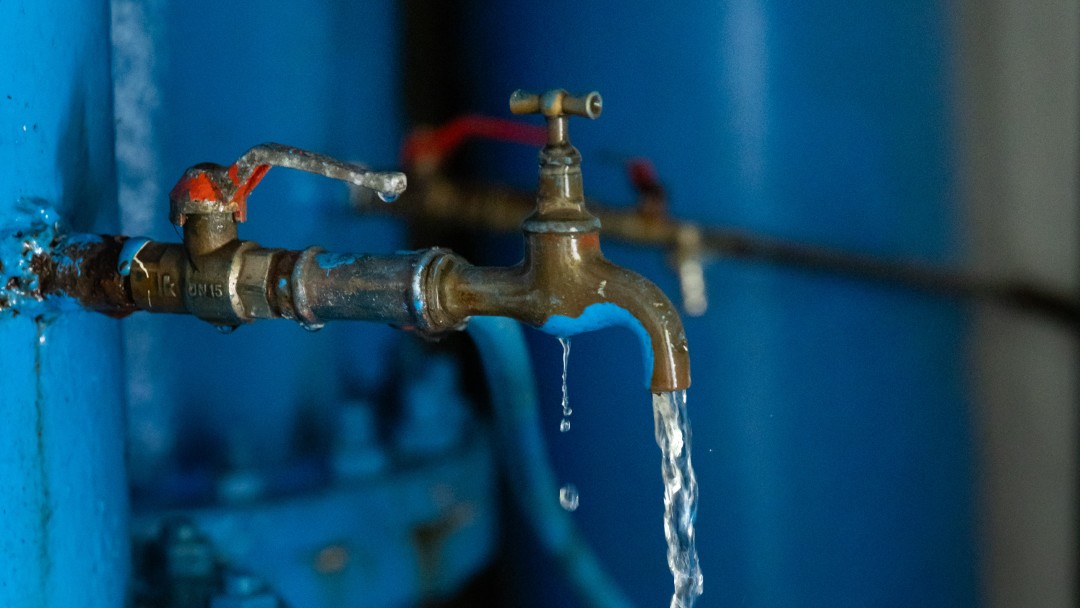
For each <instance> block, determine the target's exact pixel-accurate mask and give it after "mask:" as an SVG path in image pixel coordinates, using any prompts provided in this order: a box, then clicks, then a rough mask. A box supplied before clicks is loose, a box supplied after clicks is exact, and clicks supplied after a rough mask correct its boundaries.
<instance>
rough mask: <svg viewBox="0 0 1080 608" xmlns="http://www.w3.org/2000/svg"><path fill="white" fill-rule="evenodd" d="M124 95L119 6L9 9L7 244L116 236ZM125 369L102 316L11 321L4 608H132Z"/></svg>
mask: <svg viewBox="0 0 1080 608" xmlns="http://www.w3.org/2000/svg"><path fill="white" fill-rule="evenodd" d="M111 83H112V81H111V76H110V65H109V4H108V2H105V1H98V2H93V1H84V0H12V1H7V2H2V3H0V232H2V233H4V236H5V237H10V236H11V235H12V234H14V232H15V231H18V230H20V229H24V230H25V229H28V228H29V227H30V225H31V222H32V219H34V218H39V217H41V215H40V213H39V210H40V208H42V207H50V208H52V209H53V213H55V217H58V218H59V219H60V220H61V221H62V222H63V223H64V224H65V225H66V226H68V227H69V228H70V229H72V230H77V231H83V232H86V231H111V230H115V228H116V226H115V224H114V220H115V217H114V214H115V203H114V191H113V190H114V168H113V147H112V141H113V140H112V132H113V114H112V97H111ZM9 253H10V251H9ZM6 261H7V262H8V263H9V264H10V263H11V261H12V260H11V258H10V257H7V259H6ZM120 357H121V349H120V340H119V334H118V327H117V323H116V321H114V320H111V319H108V318H106V317H103V316H101V315H95V314H90V313H82V312H66V313H62V314H57V315H53V316H51V317H39V318H34V317H33V316H32V315H28V314H24V315H20V316H17V317H12V316H11V315H10V314H7V315H4V316H0V520H2V521H3V526H2V527H0V605H2V606H27V607H35V606H89V607H101V608H105V607H109V608H113V607H115V606H121V605H123V603H124V597H125V587H126V584H127V573H128V569H129V568H128V562H129V550H128V546H127V498H126V497H127V486H126V482H125V476H124V460H123V458H124V448H123V436H124V435H123V425H122V419H123V415H122V399H121V394H122V389H121V384H120V371H119V370H120Z"/></svg>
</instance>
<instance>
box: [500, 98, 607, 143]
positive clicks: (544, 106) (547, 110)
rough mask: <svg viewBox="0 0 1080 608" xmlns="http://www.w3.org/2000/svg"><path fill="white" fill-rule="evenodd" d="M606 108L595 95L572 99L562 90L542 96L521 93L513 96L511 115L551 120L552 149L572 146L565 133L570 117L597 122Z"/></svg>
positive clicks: (549, 134) (549, 137)
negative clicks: (537, 115)
mask: <svg viewBox="0 0 1080 608" xmlns="http://www.w3.org/2000/svg"><path fill="white" fill-rule="evenodd" d="M603 108H604V100H603V99H601V98H600V93H597V92H596V91H593V92H591V93H586V94H584V95H571V94H570V93H567V92H566V91H565V90H563V89H553V90H551V91H548V92H547V93H543V94H537V93H529V92H528V91H523V90H521V89H518V90H517V91H514V94H513V95H511V96H510V111H511V112H513V113H514V114H542V115H544V116H545V117H546V118H547V119H548V145H549V146H560V145H565V144H568V143H570V142H569V138H568V136H567V133H566V119H567V117H568V116H585V117H587V118H598V117H599V116H600V112H601V110H603Z"/></svg>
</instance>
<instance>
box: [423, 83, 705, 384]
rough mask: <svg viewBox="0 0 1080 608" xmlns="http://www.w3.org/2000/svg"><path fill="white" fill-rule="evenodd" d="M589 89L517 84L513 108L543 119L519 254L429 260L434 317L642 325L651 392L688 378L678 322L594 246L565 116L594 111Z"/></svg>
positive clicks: (566, 329)
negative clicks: (482, 262)
mask: <svg viewBox="0 0 1080 608" xmlns="http://www.w3.org/2000/svg"><path fill="white" fill-rule="evenodd" d="M602 108H603V102H602V100H601V98H600V95H599V94H598V93H595V92H593V93H589V94H587V95H584V96H580V97H575V96H571V95H569V94H567V93H566V91H562V90H555V91H549V92H547V93H544V94H543V95H535V94H531V93H526V92H524V91H517V92H515V93H514V94H513V96H511V98H510V109H511V111H512V112H514V113H515V114H531V113H539V114H542V115H544V116H545V117H546V118H547V126H548V141H547V145H546V146H544V148H543V149H542V150H541V151H540V184H539V188H538V190H537V197H536V209H535V211H534V212H533V213H532V215H530V216H529V217H528V218H526V220H525V222H524V224H523V225H522V229H523V231H524V233H525V256H524V258H523V259H522V261H521V262H519V263H518V264H517V265H515V266H511V267H504V268H490V267H476V266H471V265H469V264H467V263H465V262H464V261H463V260H461V259H460V258H458V257H456V256H449V255H448V256H445V257H443V258H442V259H441V260H439V264H437V266H436V274H437V276H438V277H439V279H438V280H437V281H436V282H435V284H436V288H437V297H438V300H437V302H438V306H436V307H435V308H434V311H435V314H436V315H437V321H436V324H437V325H439V326H442V327H453V326H457V325H461V324H463V323H464V322H465V321H467V320H468V318H469V317H470V316H473V315H488V316H502V317H510V318H513V319H517V320H519V321H523V322H525V323H527V324H529V325H533V326H535V327H538V328H540V329H542V330H545V331H548V332H550V333H554V334H556V335H571V334H575V333H581V332H584V331H590V330H594V329H600V328H602V327H607V326H611V325H626V326H628V327H630V328H632V329H638V328H640V329H642V330H643V333H642V334H641V337H642V340H643V344H644V346H645V348H646V352H645V360H646V361H651V362H652V369H651V371H650V370H648V366H646V368H647V369H646V371H647V373H650V377H649V379H648V385H649V388H650V390H652V391H653V392H663V391H673V390H682V389H685V388H687V387H688V386H689V385H690V359H689V355H688V352H687V344H686V335H685V333H684V332H683V327H682V321H681V320H680V318H679V315H678V313H677V312H676V311H675V308H674V306H672V304H671V302H670V301H669V300H668V298H667V296H665V295H664V293H663V292H662V291H660V289H659V288H657V287H656V286H655V285H654V284H652V283H651V282H649V281H648V280H646V279H645V278H644V277H642V276H641V275H639V274H637V273H634V272H631V271H629V270H627V269H625V268H622V267H619V266H616V265H614V264H612V263H611V262H609V261H607V260H606V259H605V258H604V255H603V253H601V251H600V238H599V233H600V222H599V220H597V219H596V218H595V217H594V216H593V215H592V214H590V213H589V212H588V211H587V210H586V209H585V194H584V189H583V187H582V178H581V155H580V154H579V153H578V151H577V149H576V148H575V147H574V146H573V145H572V144H571V143H570V139H569V133H568V129H567V127H568V122H569V118H570V116H572V115H576V116H585V117H588V118H593V119H595V118H597V117H598V116H599V115H600V112H601V110H602Z"/></svg>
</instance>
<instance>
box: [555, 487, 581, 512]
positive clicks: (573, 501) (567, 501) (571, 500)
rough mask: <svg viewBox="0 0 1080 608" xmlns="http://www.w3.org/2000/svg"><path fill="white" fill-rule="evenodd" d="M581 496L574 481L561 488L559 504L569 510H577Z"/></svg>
mask: <svg viewBox="0 0 1080 608" xmlns="http://www.w3.org/2000/svg"><path fill="white" fill-rule="evenodd" d="M580 498H581V497H580V496H578V491H577V488H575V487H574V484H572V483H568V484H566V485H565V486H563V487H561V488H559V504H560V505H562V508H564V509H566V510H567V511H576V510H577V508H578V502H580Z"/></svg>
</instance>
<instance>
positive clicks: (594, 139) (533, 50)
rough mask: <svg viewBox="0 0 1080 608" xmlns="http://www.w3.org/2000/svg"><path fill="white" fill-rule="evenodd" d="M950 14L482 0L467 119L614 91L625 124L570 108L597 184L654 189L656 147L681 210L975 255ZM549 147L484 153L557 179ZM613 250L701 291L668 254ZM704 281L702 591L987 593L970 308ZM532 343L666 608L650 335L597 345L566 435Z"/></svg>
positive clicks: (820, 289) (763, 272) (636, 571)
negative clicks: (644, 374) (630, 163)
mask: <svg viewBox="0 0 1080 608" xmlns="http://www.w3.org/2000/svg"><path fill="white" fill-rule="evenodd" d="M948 22H949V15H948V11H947V3H945V2H941V1H940V0H917V1H913V2H903V3H895V2H884V1H874V2H864V3H857V4H852V3H849V2H840V1H837V0H816V1H814V2H765V1H763V0H726V1H723V2H705V1H700V2H685V3H680V4H678V5H677V6H675V5H672V6H665V7H663V8H662V9H659V8H657V5H656V3H655V2H647V1H644V0H642V1H630V2H622V3H619V5H618V7H617V8H616V7H613V6H610V5H605V4H602V3H582V2H571V1H563V0H556V1H554V2H548V3H544V4H539V5H538V4H535V3H527V2H513V3H505V2H478V3H474V4H472V5H471V9H470V10H469V12H468V14H467V15H466V16H465V18H464V19H463V20H462V23H463V24H465V27H466V30H467V31H466V32H465V35H467V36H469V38H470V40H472V41H473V43H472V44H470V45H467V47H466V48H467V49H468V52H469V53H470V57H469V59H468V61H469V64H468V66H467V68H466V69H464V70H463V73H466V74H469V75H470V78H472V81H471V82H470V83H468V84H469V85H470V86H469V91H470V92H471V94H472V102H473V105H472V106H471V107H470V108H469V110H472V111H483V112H485V113H489V114H493V115H503V116H505V115H507V110H506V98H507V95H508V94H509V92H510V91H512V90H514V89H515V88H518V87H525V88H530V89H533V90H543V89H545V88H550V87H556V86H559V87H566V88H568V89H571V90H575V91H587V90H590V89H596V90H599V91H600V92H601V93H602V94H603V95H604V101H605V104H604V115H603V116H602V117H601V118H600V119H599V120H598V121H596V122H593V123H590V122H587V121H583V120H582V121H578V122H576V123H574V121H573V120H572V121H571V123H572V124H571V126H570V131H571V138H572V139H573V141H574V142H575V144H576V145H577V146H578V147H579V148H580V149H581V152H582V156H583V171H584V175H585V178H584V179H585V189H586V193H587V194H589V195H592V196H595V197H598V198H601V199H606V200H612V201H618V200H625V201H627V202H630V199H631V198H632V193H631V192H630V191H629V188H628V187H627V185H626V183H625V179H624V178H623V177H622V175H621V170H620V166H619V161H620V159H621V158H625V157H626V156H631V155H638V156H646V157H648V158H650V159H652V160H653V161H654V163H655V165H656V167H657V169H658V171H659V174H660V176H661V178H662V179H663V180H664V181H665V183H666V185H667V186H668V189H669V193H670V196H671V207H672V208H671V211H672V213H673V214H675V215H676V216H679V217H682V218H688V219H693V220H698V221H702V222H706V223H709V224H720V225H726V226H735V227H742V228H748V229H753V230H757V231H761V232H764V233H767V234H771V235H774V236H778V237H786V238H793V239H798V240H801V241H806V242H812V243H818V244H822V245H829V246H834V247H841V248H846V249H850V250H854V251H861V252H864V253H874V254H878V255H882V256H886V257H916V258H919V259H923V260H927V261H935V262H941V263H945V262H948V261H950V260H952V259H953V258H954V257H955V255H956V251H957V249H958V247H957V245H956V239H955V236H954V235H955V233H956V229H955V226H954V223H953V222H954V218H955V216H956V212H957V209H956V207H955V206H954V205H953V203H952V200H951V197H950V194H951V193H952V192H953V188H954V186H955V184H954V183H953V181H952V180H951V178H950V176H951V173H952V171H953V170H954V167H953V166H952V162H951V160H952V159H951V156H952V154H951V146H952V142H951V141H950V139H949V133H950V131H951V122H950V110H949V108H950V87H949V75H948V71H947V67H948V62H949V56H950V54H949V49H950V45H949V42H950V41H949V38H948ZM534 158H535V151H532V150H522V151H507V152H506V153H504V154H500V155H499V156H495V155H492V156H491V157H488V158H486V159H485V163H484V164H483V165H482V166H481V171H482V172H483V173H484V176H485V177H491V176H497V177H499V178H501V179H508V180H513V181H515V182H516V183H517V184H518V185H521V186H526V187H533V185H534V184H535V174H534V166H535V165H534V163H535V160H534ZM602 240H603V239H602ZM604 248H605V252H606V253H607V254H608V257H610V258H611V259H612V260H614V261H615V262H617V263H621V264H624V265H627V266H631V267H633V268H635V269H638V270H640V271H642V272H643V273H644V274H646V275H648V276H649V277H650V278H652V279H654V280H655V281H656V282H657V283H658V284H659V285H660V286H661V287H662V288H664V289H665V291H667V292H668V293H672V294H674V293H677V284H676V283H675V281H674V276H673V274H672V273H670V272H669V271H667V270H666V269H665V268H664V261H663V259H662V256H660V255H658V254H655V253H648V252H642V251H635V250H633V249H631V248H628V247H620V246H617V245H616V244H615V243H613V242H612V241H611V240H610V239H608V240H606V241H604ZM706 279H707V282H708V289H709V296H710V298H711V303H712V308H711V309H710V311H709V312H708V314H706V316H704V317H702V318H699V319H687V320H686V326H687V327H686V328H687V335H688V338H689V343H690V355H691V362H692V365H693V386H692V388H691V390H690V391H689V410H690V419H691V421H692V423H693V426H694V462H695V465H696V467H697V469H698V479H699V482H700V487H701V505H700V511H699V514H698V549H699V553H700V556H701V563H702V567H703V569H704V573H705V595H704V596H703V597H702V598H701V600H700V604H699V605H701V606H729V605H730V606H869V605H873V606H916V605H951V606H962V605H971V604H973V603H974V602H975V598H976V589H977V582H976V576H975V571H976V567H975V551H974V547H975V541H974V521H973V504H972V503H973V483H972V476H973V470H972V450H973V446H972V438H971V431H970V427H969V424H968V422H969V421H968V410H967V406H968V402H967V394H966V386H965V382H964V376H965V363H964V360H965V357H964V351H963V341H964V332H965V330H964V327H965V324H964V317H963V313H962V311H960V310H958V308H957V307H955V306H954V305H953V304H952V303H950V302H946V301H942V300H939V299H935V298H932V297H928V296H923V295H920V294H914V293H909V292H906V291H904V290H902V289H893V288H887V287H882V286H875V285H867V284H864V283H861V282H858V281H854V280H850V279H844V278H840V277H835V276H821V275H812V274H806V273H802V272H798V271H794V270H788V269H776V268H768V267H762V266H758V265H754V264H752V263H748V262H742V261H730V260H720V261H716V262H715V263H712V264H710V265H709V266H708V268H707V275H706ZM534 352H536V353H537V355H538V357H539V364H538V366H537V372H538V374H539V376H540V380H541V383H542V386H541V389H542V394H543V395H544V397H545V398H546V402H545V406H544V407H545V411H546V412H548V414H547V415H548V418H547V419H546V420H545V421H544V425H545V430H547V431H548V432H549V433H550V437H551V438H552V439H553V442H554V444H555V448H556V449H555V460H556V465H557V469H558V470H559V473H560V478H561V480H563V481H571V482H573V483H575V484H576V485H577V487H578V488H579V490H580V492H581V507H580V508H579V509H578V511H577V512H575V514H574V516H575V518H576V519H578V520H579V522H580V523H581V525H582V528H583V530H584V531H585V533H586V535H587V536H589V538H590V540H591V542H592V543H593V544H594V545H596V546H597V547H599V552H600V557H601V559H602V560H604V562H605V567H607V568H608V569H609V571H610V572H611V573H612V574H613V576H614V577H615V579H616V581H617V582H619V583H620V584H622V585H624V586H625V587H626V589H627V592H628V593H629V594H630V595H631V597H632V599H633V600H634V601H636V602H638V603H640V604H641V605H660V603H661V602H663V601H664V599H665V594H666V593H670V584H671V580H670V578H669V575H668V573H667V570H666V568H665V565H664V563H663V555H664V552H663V541H662V533H661V530H660V508H661V506H660V499H659V496H660V482H659V479H658V475H659V474H658V466H657V463H656V459H657V454H656V446H655V445H654V444H653V441H652V437H651V433H650V431H651V427H650V424H651V419H650V417H649V413H648V397H647V395H644V394H642V393H641V391H640V389H639V388H638V382H637V377H638V374H639V373H640V362H638V361H637V360H636V357H634V356H633V353H635V352H636V351H635V349H634V346H633V343H632V338H631V337H630V336H629V335H628V334H625V333H619V332H617V331H608V332H601V333H599V334H597V335H594V336H590V335H587V336H580V337H575V338H574V341H573V347H572V349H571V354H570V373H569V379H570V400H571V405H572V407H573V410H574V414H573V417H572V430H571V431H570V433H567V434H565V435H563V436H560V435H559V434H558V433H556V432H555V431H554V429H555V428H557V425H558V417H559V387H558V381H559V355H560V351H559V347H558V345H557V344H555V343H554V342H553V341H551V340H550V339H546V338H541V339H540V340H539V341H537V342H536V343H535V344H534ZM526 584H530V583H526ZM531 584H533V585H534V586H533V591H531V592H529V595H530V596H531V598H532V601H535V602H536V603H535V605H556V604H558V603H559V601H560V600H559V598H558V597H552V596H551V594H552V593H553V591H552V590H553V589H556V588H557V586H554V585H550V584H539V585H537V584H535V583H531ZM523 605H524V604H523Z"/></svg>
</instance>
